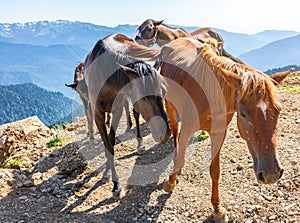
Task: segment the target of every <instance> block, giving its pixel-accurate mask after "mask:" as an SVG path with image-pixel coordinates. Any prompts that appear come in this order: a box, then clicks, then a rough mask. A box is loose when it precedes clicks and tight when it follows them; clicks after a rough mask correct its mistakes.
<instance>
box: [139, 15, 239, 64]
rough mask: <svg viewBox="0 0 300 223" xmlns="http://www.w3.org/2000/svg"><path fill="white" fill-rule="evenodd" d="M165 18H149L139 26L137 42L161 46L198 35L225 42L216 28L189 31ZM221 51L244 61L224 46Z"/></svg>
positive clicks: (229, 56)
mask: <svg viewBox="0 0 300 223" xmlns="http://www.w3.org/2000/svg"><path fill="white" fill-rule="evenodd" d="M163 21H164V20H161V21H156V20H153V19H147V20H146V21H144V22H143V23H142V25H140V26H139V28H138V31H139V33H138V34H137V35H136V37H135V41H137V43H139V44H141V45H144V46H148V47H150V46H153V45H154V44H155V43H156V44H157V45H159V46H160V47H161V46H163V45H165V44H167V43H170V42H171V41H173V40H175V39H177V38H180V37H197V38H201V39H205V38H210V37H211V38H214V39H216V40H217V41H218V42H224V40H223V37H222V36H221V35H220V34H219V33H218V32H217V31H215V30H214V29H212V28H209V27H205V28H201V29H197V30H195V31H193V32H187V31H186V30H184V29H182V28H173V27H170V26H167V25H165V24H163ZM220 53H221V55H223V56H226V57H228V58H231V59H232V60H234V61H235V62H238V63H243V62H242V61H241V60H240V59H238V58H236V57H234V56H232V55H231V54H229V53H228V52H227V51H226V50H225V49H224V48H223V46H221V47H220Z"/></svg>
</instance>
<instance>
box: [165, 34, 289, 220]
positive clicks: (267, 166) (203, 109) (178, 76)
mask: <svg viewBox="0 0 300 223" xmlns="http://www.w3.org/2000/svg"><path fill="white" fill-rule="evenodd" d="M214 42H215V40H214V39H211V40H210V41H208V43H201V42H199V41H197V40H196V39H194V38H180V39H177V40H174V41H173V42H171V43H169V44H167V45H165V46H164V47H162V50H161V56H160V58H161V59H162V65H161V74H162V75H163V76H164V77H165V79H166V81H167V95H166V108H167V112H168V114H169V117H170V126H171V131H172V134H173V135H174V140H175V153H174V169H173V172H172V173H171V175H170V177H169V180H168V181H167V182H165V185H164V188H165V190H166V191H169V192H170V191H172V190H173V189H174V187H175V185H176V178H177V174H178V173H179V171H180V170H181V169H182V168H183V166H184V161H185V152H186V149H187V146H188V140H189V138H190V137H191V135H192V134H193V133H194V132H195V131H196V130H199V129H202V130H205V131H207V132H209V134H210V137H211V165H210V176H211V178H212V196H211V202H212V205H213V209H214V212H213V214H214V218H215V220H216V221H217V222H227V215H226V210H225V208H223V207H222V206H221V202H220V196H219V190H218V186H219V185H218V181H219V176H220V149H221V147H222V145H223V142H224V139H225V136H226V128H227V126H228V124H229V123H230V122H231V120H232V118H233V115H234V113H235V112H237V123H238V129H239V132H240V134H241V136H242V138H243V139H244V140H245V141H246V142H247V145H248V148H249V151H250V153H251V155H252V158H253V162H254V171H255V174H256V177H257V180H258V181H259V182H261V183H265V184H269V183H275V182H276V181H277V180H278V179H280V177H281V176H282V174H283V169H282V167H281V165H280V162H279V160H278V157H277V145H276V133H277V128H276V125H277V119H278V116H279V112H280V105H279V102H278V98H277V95H276V87H275V86H276V85H278V84H279V83H281V82H282V81H283V79H284V78H285V77H286V76H287V75H288V74H289V73H290V72H291V71H290V70H289V71H287V72H282V73H278V74H274V75H272V76H267V75H266V74H264V73H262V72H260V71H257V70H255V69H253V68H251V67H249V66H247V65H244V64H239V63H236V62H234V61H233V60H231V59H229V58H227V57H223V56H219V55H218V54H219V53H218V49H217V48H218V44H217V43H216V42H215V43H214ZM213 43H214V44H213ZM177 112H178V113H179V115H180V120H181V127H180V130H179V126H178V123H177V121H176V113H177ZM262 123H263V124H262ZM178 132H179V136H178Z"/></svg>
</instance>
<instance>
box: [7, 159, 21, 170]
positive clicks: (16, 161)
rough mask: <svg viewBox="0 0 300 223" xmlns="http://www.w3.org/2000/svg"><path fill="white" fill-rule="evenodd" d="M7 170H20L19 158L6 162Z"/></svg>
mask: <svg viewBox="0 0 300 223" xmlns="http://www.w3.org/2000/svg"><path fill="white" fill-rule="evenodd" d="M6 166H7V168H8V169H20V168H21V160H20V158H19V157H18V158H13V159H10V160H8V161H7V164H6Z"/></svg>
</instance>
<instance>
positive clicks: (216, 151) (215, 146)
mask: <svg viewBox="0 0 300 223" xmlns="http://www.w3.org/2000/svg"><path fill="white" fill-rule="evenodd" d="M225 136H226V132H225V133H221V134H212V135H211V136H210V137H211V150H212V161H211V165H210V176H211V179H212V195H211V203H212V206H213V209H214V212H213V216H214V220H215V222H217V223H225V222H228V216H227V215H226V209H225V208H224V207H222V206H221V201H220V194H219V177H220V151H221V146H222V145H223V142H224V139H225Z"/></svg>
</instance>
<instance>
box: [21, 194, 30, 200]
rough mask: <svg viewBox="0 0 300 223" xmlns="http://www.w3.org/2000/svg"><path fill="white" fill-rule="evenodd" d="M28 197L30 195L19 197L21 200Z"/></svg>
mask: <svg viewBox="0 0 300 223" xmlns="http://www.w3.org/2000/svg"><path fill="white" fill-rule="evenodd" d="M26 199H28V197H27V196H25V195H24V196H21V197H19V200H26Z"/></svg>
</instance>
